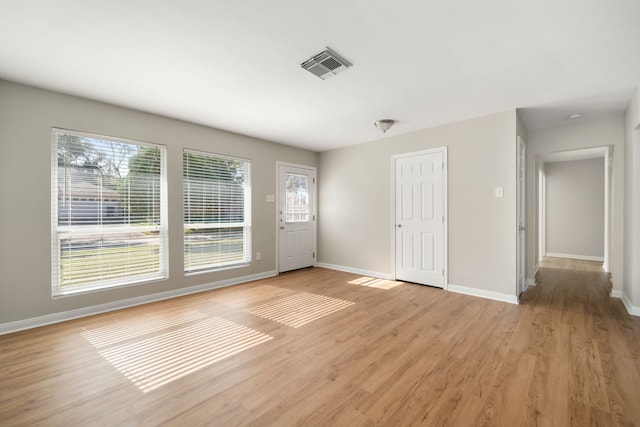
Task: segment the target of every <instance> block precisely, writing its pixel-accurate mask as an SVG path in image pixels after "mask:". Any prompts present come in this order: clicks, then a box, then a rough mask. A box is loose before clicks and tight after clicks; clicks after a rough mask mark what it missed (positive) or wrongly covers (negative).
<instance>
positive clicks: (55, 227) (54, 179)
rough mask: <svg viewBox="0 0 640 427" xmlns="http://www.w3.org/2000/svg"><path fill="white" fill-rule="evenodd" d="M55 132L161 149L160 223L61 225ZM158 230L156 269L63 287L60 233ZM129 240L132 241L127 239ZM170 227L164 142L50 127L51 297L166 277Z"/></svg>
mask: <svg viewBox="0 0 640 427" xmlns="http://www.w3.org/2000/svg"><path fill="white" fill-rule="evenodd" d="M58 135H71V136H74V137H78V138H90V139H95V140H102V141H109V142H115V143H122V144H129V145H136V146H138V147H145V148H157V149H159V150H160V177H159V185H160V187H159V192H160V200H159V216H160V221H159V225H148V226H138V225H136V226H134V227H132V225H131V223H130V222H129V223H123V224H122V225H121V226H113V225H109V227H110V228H109V229H108V231H105V228H103V226H101V225H63V226H60V225H59V224H58V221H59V218H58V203H59V202H58V190H59V188H58V185H59V184H58V178H59V167H58V146H59V144H58ZM132 228H135V231H136V232H158V243H159V254H158V258H159V259H158V262H159V265H158V270H157V272H153V273H148V274H140V275H130V276H125V277H120V278H114V279H108V280H100V281H94V282H90V283H87V284H83V285H77V286H74V287H73V288H72V289H63V284H62V277H61V254H60V252H61V250H60V245H61V241H60V237H61V236H63V235H66V234H72V235H73V234H75V235H80V236H81V235H91V234H116V233H124V232H131V231H132ZM129 242H131V241H130V240H129ZM168 244H169V227H168V189H167V148H166V146H164V145H160V144H154V143H149V142H144V141H138V140H131V139H125V138H119V137H113V136H107V135H100V134H95V133H90V132H83V131H77V130H71V129H64V128H56V127H53V128H51V250H52V254H51V275H52V276H51V295H52V298H57V297H65V296H70V295H78V294H84V293H88V292H95V291H103V290H107V289H113V288H119V287H124V286H132V285H138V284H143V283H149V282H155V281H160V280H166V279H167V278H168V277H169V262H168V253H169V247H168Z"/></svg>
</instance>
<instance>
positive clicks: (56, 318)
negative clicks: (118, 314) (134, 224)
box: [0, 270, 278, 335]
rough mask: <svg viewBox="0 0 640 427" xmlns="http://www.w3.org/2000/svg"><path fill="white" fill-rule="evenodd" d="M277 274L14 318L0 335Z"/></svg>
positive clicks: (267, 272)
mask: <svg viewBox="0 0 640 427" xmlns="http://www.w3.org/2000/svg"><path fill="white" fill-rule="evenodd" d="M277 274H278V272H277V271H275V270H272V271H265V272H263V273H257V274H251V275H248V276H242V277H234V278H232V279H226V280H220V281H218V282H212V283H205V284H202V285H195V286H189V287H188V288H181V289H175V290H171V291H165V292H158V293H156V294H150V295H142V296H139V297H135V298H129V299H125V300H120V301H113V302H108V303H105V304H99V305H93V306H90V307H82V308H77V309H75V310H69V311H64V312H61V313H52V314H47V315H44V316H38V317H32V318H30V319H24V320H16V321H15V322H8V323H2V324H0V335H4V334H9V333H12V332H18V331H22V330H25V329H31V328H37V327H39V326H45V325H50V324H52V323H59V322H64V321H67V320H72V319H78V318H80V317H87V316H93V315H94V314H100V313H105V312H108V311H114V310H120V309H122V308H127V307H133V306H136V305H142V304H147V303H150V302H155V301H162V300H166V299H171V298H175V297H181V296H184V295H190V294H195V293H198V292H203V291H208V290H211V289H216V288H222V287H225V286H231V285H237V284H240V283H246V282H252V281H254V280H259V279H265V278H267V277H273V276H276V275H277Z"/></svg>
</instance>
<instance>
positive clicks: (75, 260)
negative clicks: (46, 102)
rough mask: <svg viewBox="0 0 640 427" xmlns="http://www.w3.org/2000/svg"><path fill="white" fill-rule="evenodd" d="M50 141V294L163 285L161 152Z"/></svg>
mask: <svg viewBox="0 0 640 427" xmlns="http://www.w3.org/2000/svg"><path fill="white" fill-rule="evenodd" d="M52 135H53V144H52V145H53V154H52V161H53V164H52V171H53V177H52V178H53V179H52V196H53V197H52V212H53V215H52V230H53V237H52V243H53V245H52V246H53V248H52V249H53V251H52V254H53V260H52V265H53V281H52V282H53V283H52V286H53V294H54V295H60V294H67V293H74V292H80V291H86V290H92V289H100V288H105V287H111V286H118V285H123V284H130V283H136V282H141V281H147V280H154V279H159V278H166V277H167V269H166V265H167V263H166V253H167V249H166V242H167V226H166V218H167V205H166V200H167V195H166V193H167V190H166V172H165V170H166V167H165V162H166V160H165V158H166V150H165V148H164V147H162V146H156V145H148V144H143V143H138V142H134V141H126V140H121V139H117V138H110V137H103V136H98V135H92V134H87V133H82V132H75V131H68V130H62V129H54V130H53V132H52Z"/></svg>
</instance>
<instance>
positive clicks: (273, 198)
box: [267, 194, 276, 203]
mask: <svg viewBox="0 0 640 427" xmlns="http://www.w3.org/2000/svg"><path fill="white" fill-rule="evenodd" d="M275 201H276V196H274V195H273V194H267V203H275Z"/></svg>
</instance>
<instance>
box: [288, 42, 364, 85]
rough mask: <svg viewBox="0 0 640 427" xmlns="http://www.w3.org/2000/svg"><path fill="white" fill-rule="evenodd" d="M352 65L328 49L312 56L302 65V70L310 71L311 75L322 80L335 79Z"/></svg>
mask: <svg viewBox="0 0 640 427" xmlns="http://www.w3.org/2000/svg"><path fill="white" fill-rule="evenodd" d="M352 65H353V64H351V63H350V62H349V61H347V60H346V59H344V58H343V57H341V56H340V55H338V54H337V53H335V52H334V51H332V50H331V49H329V48H328V47H327V49H326V50H324V51H322V52H320V53H318V54H317V55H314V56H312V57H311V58H309V59H307V60H306V61H304V62H303V63H302V64H300V66H301V67H302V68H304V69H305V70H307V71H309V72H310V73H311V74H314V75H316V76H318V77H320V78H321V79H322V80H326V79H328V78H330V77H333V76H335V75H336V74H338V73H340V72H342V71H344V70H346V69H347V68H349V67H351V66H352Z"/></svg>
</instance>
